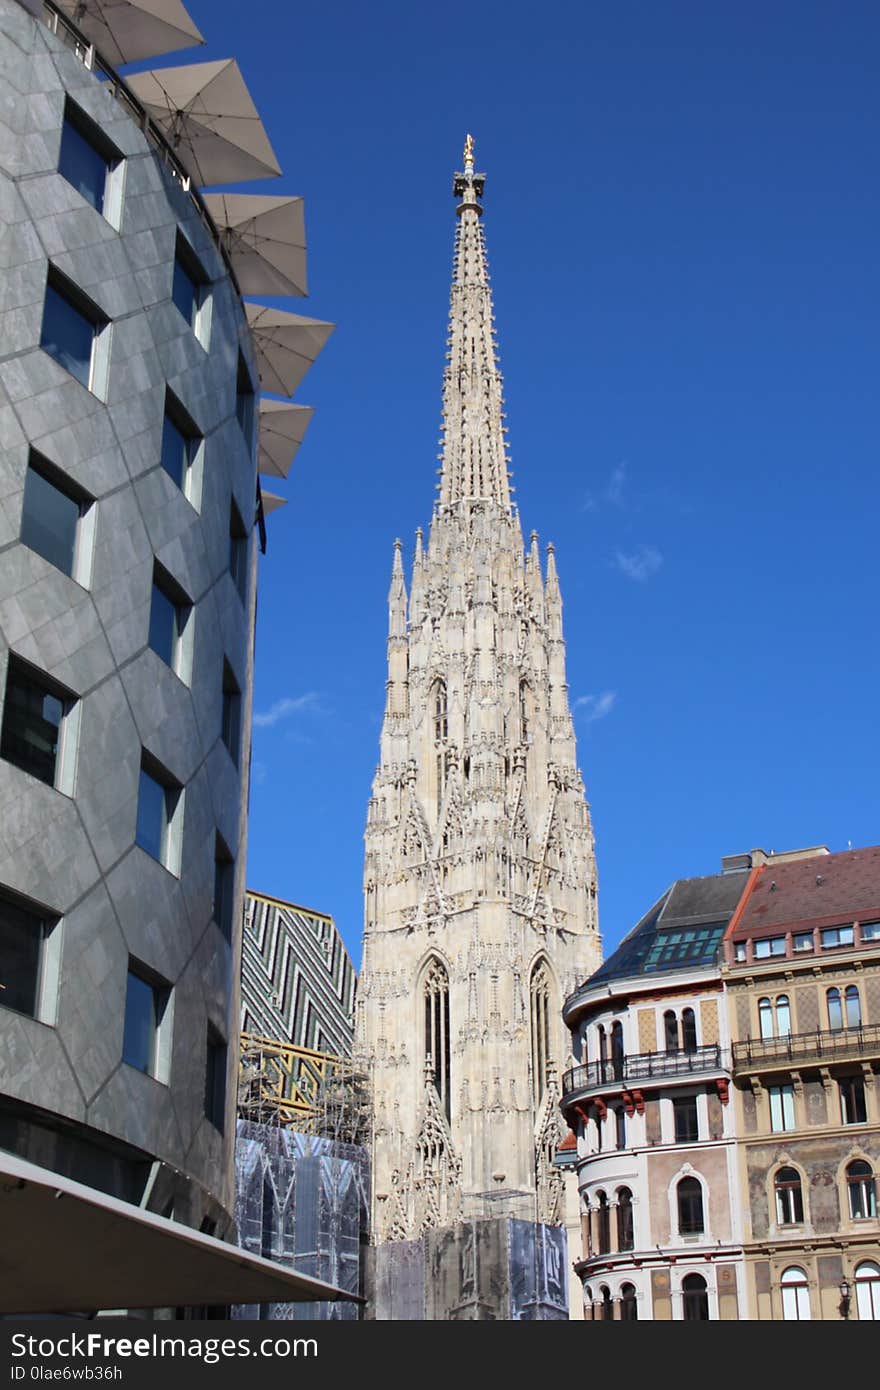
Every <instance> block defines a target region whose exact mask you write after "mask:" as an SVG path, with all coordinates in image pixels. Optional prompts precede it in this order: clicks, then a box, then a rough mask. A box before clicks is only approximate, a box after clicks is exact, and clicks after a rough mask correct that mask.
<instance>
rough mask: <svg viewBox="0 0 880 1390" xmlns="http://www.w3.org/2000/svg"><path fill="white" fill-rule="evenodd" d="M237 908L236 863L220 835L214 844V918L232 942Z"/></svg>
mask: <svg viewBox="0 0 880 1390" xmlns="http://www.w3.org/2000/svg"><path fill="white" fill-rule="evenodd" d="M234 906H235V861H234V860H233V858H232V855H231V854H230V853H229V850H228V849H227V847H226V845H225V843H224V842H223V840H222V839H221V837H220V836H219V835H218V836H217V838H216V841H215V844H214V904H213V910H212V916H213V918H214V921H215V922H216V923H217V926H218V927H219V928H220V930H221V931H222V933H223V935H224V936H225V937H226V940H227V941H231V940H232V916H233V909H234Z"/></svg>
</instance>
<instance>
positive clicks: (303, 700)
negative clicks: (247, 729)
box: [254, 690, 321, 729]
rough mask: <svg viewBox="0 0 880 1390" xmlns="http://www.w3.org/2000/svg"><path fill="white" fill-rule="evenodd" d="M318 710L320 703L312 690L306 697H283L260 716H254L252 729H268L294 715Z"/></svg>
mask: <svg viewBox="0 0 880 1390" xmlns="http://www.w3.org/2000/svg"><path fill="white" fill-rule="evenodd" d="M320 710H321V701H320V698H319V696H318V694H317V692H316V691H314V690H310V691H309V692H308V694H307V695H296V696H291V695H285V696H284V698H283V699H281V700H276V701H275V703H274V705H270V706H269V708H268V709H267V710H265V711H264V712H263V713H262V714H255V715H254V727H255V728H257V729H269V728H271V727H272V725H273V724H280V723H281V721H282V719H290V718H292V716H293V715H295V714H305V713H307V712H311V713H320Z"/></svg>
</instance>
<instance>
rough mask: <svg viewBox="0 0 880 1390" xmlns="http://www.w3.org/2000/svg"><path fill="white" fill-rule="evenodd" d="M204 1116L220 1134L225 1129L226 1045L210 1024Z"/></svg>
mask: <svg viewBox="0 0 880 1390" xmlns="http://www.w3.org/2000/svg"><path fill="white" fill-rule="evenodd" d="M205 1114H206V1115H207V1117H208V1119H209V1120H210V1121H211V1124H212V1125H213V1126H214V1128H215V1129H219V1131H220V1133H221V1134H222V1133H223V1130H224V1129H225V1127H226V1043H225V1041H224V1040H223V1038H222V1037H221V1035H220V1034H219V1033H218V1031H217V1029H216V1028H214V1027H213V1026H212V1025H211V1024H210V1023H209V1024H208V1041H207V1056H206V1059H205Z"/></svg>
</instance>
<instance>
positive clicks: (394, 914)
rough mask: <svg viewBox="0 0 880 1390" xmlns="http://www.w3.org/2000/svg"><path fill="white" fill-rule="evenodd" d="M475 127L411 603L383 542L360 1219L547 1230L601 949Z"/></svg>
mask: <svg viewBox="0 0 880 1390" xmlns="http://www.w3.org/2000/svg"><path fill="white" fill-rule="evenodd" d="M484 182H485V176H484V175H483V174H478V173H475V172H474V161H473V141H472V140H471V137H470V136H468V139H467V143H466V145H465V151H464V171H463V172H461V173H457V174H456V175H455V179H454V184H453V191H454V194H455V197H456V199H457V207H456V214H457V225H456V233H455V251H454V260H453V274H452V295H451V306H450V313H449V336H448V339H447V353H446V370H445V373H444V378H443V438H442V453H441V454H440V459H441V467H440V469H439V470H438V471H439V474H440V481H439V485H438V497H437V501H436V503H435V506H434V513H433V517H432V519H431V529H430V535H429V539H428V544H427V548H423V544H422V533H421V530H419V531H417V532H416V545H415V556H414V561H413V568H412V576H411V582H410V593H409V597H407V588H406V580H405V576H404V568H403V559H402V554H401V543H400V541H395V544H394V560H393V566H392V572H391V588H390V591H389V596H388V601H389V626H388V683H387V694H386V704H385V718H384V723H383V728H382V740H381V755H380V762H379V767H378V770H377V772H376V776H375V780H374V782H373V793H372V797H371V799H370V804H369V812H368V818H367V830H366V862H365V871H364V893H365V929H364V957H363V969H362V974H361V980H360V986H359V1016H358V1036H357V1043H356V1046H357V1049H358V1051H359V1052H360V1053H361V1054H362V1055H364V1056H366V1057H368V1058H369V1059H370V1061H371V1063H372V1065H373V1071H374V1077H375V1101H376V1110H375V1140H376V1150H375V1163H376V1166H375V1173H374V1186H375V1198H376V1200H375V1233H376V1238H377V1240H378V1241H379V1242H384V1241H395V1240H408V1239H414V1238H416V1237H418V1236H420V1235H422V1234H423V1233H424V1232H425V1231H429V1230H431V1229H433V1228H438V1227H444V1226H449V1225H452V1224H453V1223H456V1222H460V1221H466V1220H468V1219H471V1218H473V1219H474V1220H477V1219H480V1218H486V1217H507V1218H510V1217H512V1218H519V1219H520V1220H525V1221H528V1222H532V1223H535V1222H538V1223H548V1224H550V1225H553V1224H556V1223H558V1222H559V1221H560V1220H561V1211H560V1196H561V1192H560V1178H559V1175H558V1173H557V1172H556V1171H555V1170H553V1169H552V1168H551V1166H550V1156H551V1154H552V1151H553V1148H554V1146H555V1144H556V1142H557V1139H558V1137H559V1132H560V1131H559V1125H560V1117H559V1111H558V1100H559V1091H558V1083H559V1073H560V1069H561V1068H562V1067H563V1066H564V1065H565V1064H566V1062H567V1059H568V1055H569V1039H568V1034H567V1032H566V1029H565V1027H564V1025H563V1023H562V1017H561V1007H562V1001H563V999H564V997H565V996H566V994H568V993H570V992H571V991H572V990H573V989H574V988H575V987H576V986H577V985H578V984H580V983H581V982H582V981H583V980H584V979H585V978H586V977H587V976H588V975H589V974H591V973H592V971H594V970H595V969H596V968H597V967H598V965H599V963H600V961H601V950H600V942H599V934H598V927H597V914H596V866H595V859H594V853H593V835H592V830H591V826H590V816H589V811H588V808H587V805H586V802H585V800H584V784H583V780H582V778H581V774H580V772H579V770H578V767H577V758H576V752H575V738H574V729H573V726H572V720H571V713H570V710H569V705H568V695H567V687H566V683H565V644H564V641H563V636H562V600H561V597H560V592H559V582H558V579H557V575H556V563H555V558H554V554H553V547H552V546H548V547H547V567H546V579H545V578H544V577H543V576H542V573H541V561H540V557H539V553H538V540H537V536H536V535H535V533H532V537H531V542H530V545H529V549H528V551H527V552H525V553H524V547H523V537H522V531H521V529H520V522H519V516H518V513H517V509H516V507H515V505H514V503H513V502H512V500H511V486H510V476H509V472H508V457H507V443H506V433H507V429H506V426H505V424H504V408H503V405H504V397H503V392H502V380H501V371H500V368H499V365H498V356H497V348H496V341H495V332H494V326H493V324H494V315H493V312H492V295H491V290H490V286H489V273H488V268H487V260H486V247H485V240H484V235H483V227H482V220H481V219H482V213H483V209H482V205H481V199H482V195H483V186H484Z"/></svg>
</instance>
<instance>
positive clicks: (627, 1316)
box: [620, 1284, 639, 1322]
mask: <svg viewBox="0 0 880 1390" xmlns="http://www.w3.org/2000/svg"><path fill="white" fill-rule="evenodd" d="M638 1320H639V1310H638V1307H637V1305H636V1287H635V1284H621V1286H620V1321H621V1322H638Z"/></svg>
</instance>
